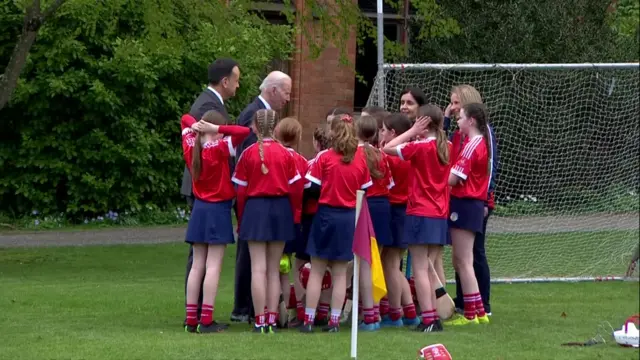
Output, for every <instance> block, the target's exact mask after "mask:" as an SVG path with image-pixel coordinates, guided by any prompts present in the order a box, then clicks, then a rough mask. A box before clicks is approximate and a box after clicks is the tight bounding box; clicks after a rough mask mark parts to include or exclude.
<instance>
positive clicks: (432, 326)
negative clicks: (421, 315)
mask: <svg viewBox="0 0 640 360" xmlns="http://www.w3.org/2000/svg"><path fill="white" fill-rule="evenodd" d="M415 330H416V331H417V332H439V331H442V324H441V325H440V327H438V325H437V324H436V321H432V322H431V323H429V324H428V325H425V324H423V323H420V324H418V326H416V329H415Z"/></svg>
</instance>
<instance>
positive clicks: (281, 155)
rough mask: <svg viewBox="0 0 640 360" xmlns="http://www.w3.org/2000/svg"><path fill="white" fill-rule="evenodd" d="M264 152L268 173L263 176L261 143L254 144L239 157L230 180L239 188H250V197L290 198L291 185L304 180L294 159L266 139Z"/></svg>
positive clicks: (247, 191)
mask: <svg viewBox="0 0 640 360" xmlns="http://www.w3.org/2000/svg"><path fill="white" fill-rule="evenodd" d="M262 149H263V155H264V165H265V166H266V167H267V169H268V170H269V172H268V173H267V174H263V173H262V169H261V168H262V164H263V162H262V161H261V160H260V149H259V146H258V143H255V144H252V145H250V146H249V147H248V148H246V149H245V150H244V151H243V152H242V154H241V155H240V158H239V159H238V163H237V164H236V171H235V173H234V174H233V177H232V179H231V180H232V181H233V182H234V183H236V184H238V185H240V186H246V187H247V188H246V196H247V197H259V196H288V195H289V192H290V185H291V184H293V183H295V182H296V181H298V180H299V179H300V178H301V177H300V173H299V172H298V170H297V169H296V162H295V160H294V158H293V156H292V155H291V153H290V152H289V150H287V149H286V148H285V147H284V146H282V145H281V144H280V143H279V142H277V141H274V140H273V139H263V140H262Z"/></svg>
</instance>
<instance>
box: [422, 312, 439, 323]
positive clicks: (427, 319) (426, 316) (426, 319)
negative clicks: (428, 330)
mask: <svg viewBox="0 0 640 360" xmlns="http://www.w3.org/2000/svg"><path fill="white" fill-rule="evenodd" d="M435 316H436V311H435V310H428V311H423V312H422V323H423V324H425V325H429V324H431V323H432V322H434V321H435V320H436V319H435Z"/></svg>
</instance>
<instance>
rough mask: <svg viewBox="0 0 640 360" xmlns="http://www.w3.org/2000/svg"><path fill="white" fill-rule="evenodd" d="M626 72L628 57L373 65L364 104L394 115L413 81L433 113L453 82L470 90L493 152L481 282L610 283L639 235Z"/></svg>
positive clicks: (638, 124)
mask: <svg viewBox="0 0 640 360" xmlns="http://www.w3.org/2000/svg"><path fill="white" fill-rule="evenodd" d="M638 70H639V64H637V63H633V64H462V65H448V64H403V65H394V64H385V66H384V71H383V73H382V74H379V75H378V77H377V78H376V80H375V84H374V86H373V90H372V92H371V95H370V97H369V101H368V103H367V105H368V106H371V105H378V106H382V107H384V108H386V109H387V110H389V111H398V109H399V103H400V93H401V92H402V90H403V89H404V88H406V87H408V86H416V87H419V88H420V89H422V90H423V91H424V92H425V94H426V95H427V100H428V102H430V103H433V104H437V105H439V106H440V107H441V108H442V109H444V108H445V107H446V106H447V105H448V103H449V98H450V92H451V89H452V87H453V86H454V85H460V84H469V85H472V86H474V87H475V88H476V89H477V90H478V91H479V92H480V93H481V95H482V97H483V101H484V102H485V104H486V105H487V108H488V109H489V112H490V123H491V125H492V126H493V128H494V131H495V134H496V138H497V139H498V148H499V151H500V171H499V175H498V177H497V182H496V184H497V188H496V203H497V205H496V209H495V211H494V213H493V214H492V216H491V218H490V219H489V222H488V229H487V240H486V250H487V257H488V259H489V264H490V267H491V277H492V279H493V280H494V281H514V282H517V281H554V280H586V279H600V278H601V279H603V280H605V279H620V278H621V277H622V276H623V275H624V273H625V271H626V270H627V266H628V265H629V261H630V258H631V256H632V255H633V252H634V250H635V247H636V246H637V245H638V240H639V233H638V230H639V227H640V224H639V204H640V197H639V195H638V193H639V189H638V187H639V180H640V172H639V171H640V167H639V153H638V151H639V148H640V140H639V139H640V104H639V99H640V92H639V84H640V79H639V71H638ZM452 125H453V126H455V122H452ZM449 251H450V249H447V253H446V254H445V263H446V264H448V265H447V279H448V280H452V279H453V270H452V268H451V266H450V263H451V261H450V259H451V257H450V253H449ZM635 277H636V278H637V272H636V274H635Z"/></svg>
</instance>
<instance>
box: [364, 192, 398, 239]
mask: <svg viewBox="0 0 640 360" xmlns="http://www.w3.org/2000/svg"><path fill="white" fill-rule="evenodd" d="M367 204H368V205H369V213H370V214H371V222H373V231H374V232H375V234H376V240H377V241H378V246H379V247H380V246H382V247H385V246H390V245H392V244H393V236H392V235H391V203H389V199H388V198H387V197H385V196H372V197H368V198H367Z"/></svg>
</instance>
